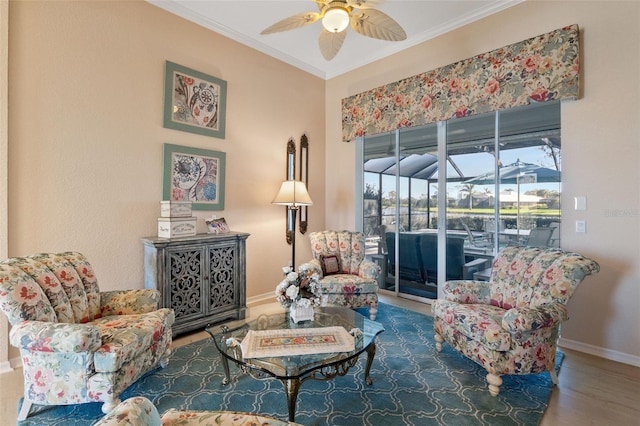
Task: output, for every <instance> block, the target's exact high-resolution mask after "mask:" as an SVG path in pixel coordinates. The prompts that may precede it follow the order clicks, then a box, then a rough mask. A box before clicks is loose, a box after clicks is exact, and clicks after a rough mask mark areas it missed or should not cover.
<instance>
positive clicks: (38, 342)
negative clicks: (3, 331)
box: [9, 321, 102, 352]
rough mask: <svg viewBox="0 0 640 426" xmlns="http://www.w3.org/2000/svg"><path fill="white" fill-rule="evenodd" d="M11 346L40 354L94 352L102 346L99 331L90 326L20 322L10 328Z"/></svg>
mask: <svg viewBox="0 0 640 426" xmlns="http://www.w3.org/2000/svg"><path fill="white" fill-rule="evenodd" d="M9 340H10V342H11V344H12V345H13V346H15V347H18V348H20V349H26V350H28V351H40V352H94V351H96V350H97V349H98V348H99V347H100V346H102V337H101V336H100V330H99V329H98V327H96V326H95V325H90V324H70V323H53V322H43V321H22V322H20V323H18V324H16V325H15V326H13V327H11V332H10V333H9Z"/></svg>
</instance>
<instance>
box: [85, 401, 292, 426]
mask: <svg viewBox="0 0 640 426" xmlns="http://www.w3.org/2000/svg"><path fill="white" fill-rule="evenodd" d="M169 425H175V426H177V425H181V426H212V425H216V426H300V425H298V424H297V423H293V422H288V421H285V420H278V419H275V418H273V417H268V416H261V415H258V414H252V413H238V412H235V411H195V410H184V411H183V410H176V409H174V408H171V409H169V410H167V411H166V412H165V413H164V414H162V417H161V416H160V414H159V413H158V409H157V408H156V407H155V406H154V405H153V403H152V402H151V401H149V400H148V399H147V398H145V397H143V396H136V397H132V398H129V399H127V400H124V401H122V402H121V403H120V404H118V406H117V407H116V408H115V409H114V410H113V411H111V412H110V413H109V414H107V415H106V416H105V417H103V418H102V419H100V420H99V421H98V422H97V423H95V424H94V425H93V426H169Z"/></svg>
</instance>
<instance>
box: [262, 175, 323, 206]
mask: <svg viewBox="0 0 640 426" xmlns="http://www.w3.org/2000/svg"><path fill="white" fill-rule="evenodd" d="M271 203H272V204H280V205H282V206H291V207H297V206H311V205H313V201H311V197H309V193H308V192H307V187H306V186H305V184H304V182H302V181H299V180H285V181H284V182H282V185H281V186H280V190H279V191H278V193H277V194H276V196H275V198H274V199H273V201H272V202H271Z"/></svg>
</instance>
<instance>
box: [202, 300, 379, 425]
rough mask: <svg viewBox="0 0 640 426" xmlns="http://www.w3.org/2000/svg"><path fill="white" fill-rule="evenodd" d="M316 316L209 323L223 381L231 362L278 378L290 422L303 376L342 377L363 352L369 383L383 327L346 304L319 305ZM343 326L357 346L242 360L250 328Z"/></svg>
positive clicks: (260, 375)
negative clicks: (303, 318)
mask: <svg viewBox="0 0 640 426" xmlns="http://www.w3.org/2000/svg"><path fill="white" fill-rule="evenodd" d="M314 310H315V316H314V319H313V320H311V321H303V322H299V323H297V324H296V323H294V322H293V320H291V319H290V318H289V313H288V312H280V313H276V314H270V315H260V316H259V317H257V318H256V319H254V320H252V321H243V320H240V321H233V322H230V323H226V324H224V325H221V326H215V327H212V326H208V327H207V328H206V331H207V333H209V335H210V336H211V338H212V339H213V342H214V343H215V346H216V349H217V350H218V352H219V353H220V356H221V359H222V366H223V367H224V372H225V378H224V379H223V381H222V383H223V384H228V383H229V381H230V380H231V379H230V374H229V361H232V362H233V363H234V364H236V365H237V366H238V367H239V368H240V370H241V371H242V372H244V373H246V374H248V375H250V376H251V377H253V378H255V379H271V378H275V379H277V380H280V382H282V384H283V385H284V389H285V391H286V394H287V403H288V408H289V421H291V422H293V421H294V420H295V411H296V400H297V398H298V391H299V389H300V385H302V384H303V383H304V382H306V381H307V380H331V379H333V378H334V377H336V376H344V375H345V374H347V372H348V371H349V368H351V367H352V366H353V365H355V364H356V362H357V361H358V357H359V356H360V354H362V353H363V352H366V353H367V364H366V368H365V373H364V374H365V377H364V378H365V381H366V383H367V384H368V385H371V384H372V383H373V381H372V380H371V377H370V376H369V373H370V370H371V364H372V363H373V358H374V356H375V353H376V344H375V339H376V336H377V335H378V334H380V333H382V332H383V331H384V328H383V327H382V325H381V324H379V323H377V322H375V321H371V320H370V319H368V318H366V317H364V316H363V315H360V314H359V313H358V312H356V311H353V310H351V309H349V308H341V307H322V308H315V309H314ZM336 326H337V327H344V329H345V330H346V331H347V332H349V333H350V334H351V335H353V336H354V339H353V340H354V347H355V349H354V350H352V351H349V352H333V353H316V354H308V355H286V356H273V357H261V358H245V357H243V354H242V348H241V346H240V342H242V340H243V339H244V338H245V337H246V335H247V333H249V331H251V330H253V331H259V330H283V329H305V328H320V327H336Z"/></svg>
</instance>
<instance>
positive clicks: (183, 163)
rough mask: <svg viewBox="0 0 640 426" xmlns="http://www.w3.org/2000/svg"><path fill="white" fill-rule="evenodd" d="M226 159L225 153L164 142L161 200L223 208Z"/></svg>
mask: <svg viewBox="0 0 640 426" xmlns="http://www.w3.org/2000/svg"><path fill="white" fill-rule="evenodd" d="M225 162H226V154H225V153H224V152H219V151H211V150H208V149H199V148H190V147H187V146H180V145H172V144H164V172H163V182H162V183H163V185H162V196H163V199H164V200H168V201H191V202H192V203H193V204H192V205H193V210H224V174H225Z"/></svg>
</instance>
